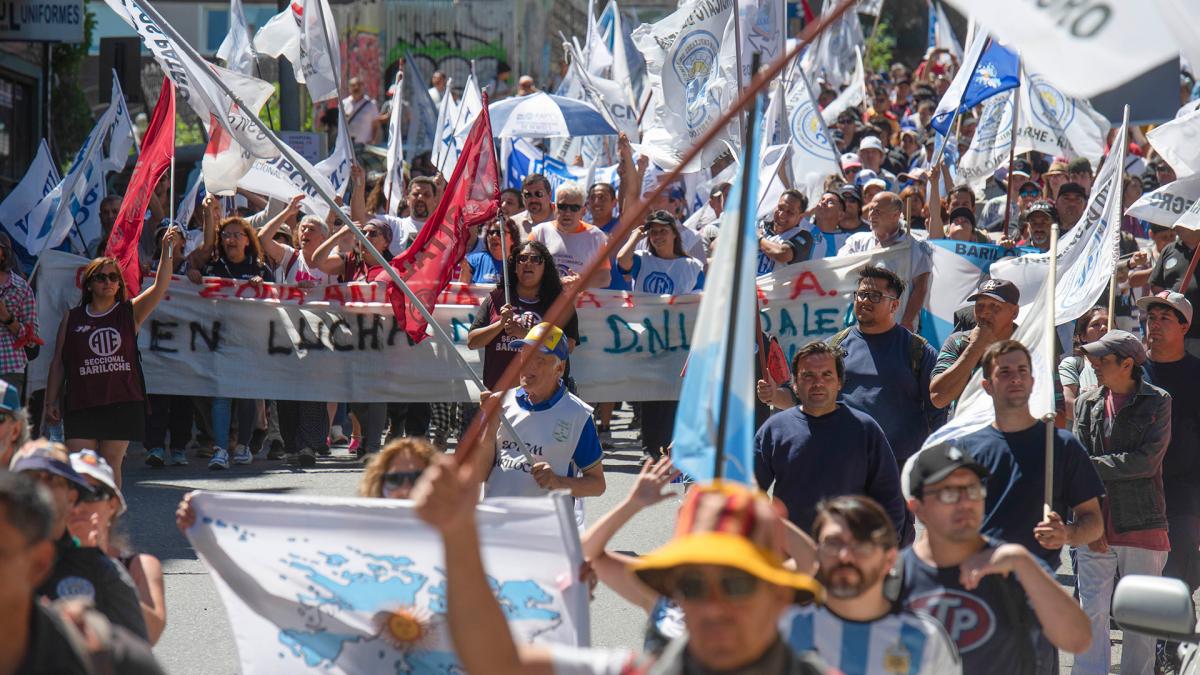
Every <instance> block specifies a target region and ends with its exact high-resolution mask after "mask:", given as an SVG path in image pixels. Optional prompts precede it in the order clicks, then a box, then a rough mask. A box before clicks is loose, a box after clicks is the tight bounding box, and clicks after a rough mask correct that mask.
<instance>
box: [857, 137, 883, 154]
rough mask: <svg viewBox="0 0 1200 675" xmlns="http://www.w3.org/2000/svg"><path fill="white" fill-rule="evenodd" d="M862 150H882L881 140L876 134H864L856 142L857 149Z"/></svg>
mask: <svg viewBox="0 0 1200 675" xmlns="http://www.w3.org/2000/svg"><path fill="white" fill-rule="evenodd" d="M863 150H878V151H880V152H883V141H881V140H879V137H878V136H866V137H864V138H863V139H862V140H861V141H859V142H858V151H859V152H862V151H863Z"/></svg>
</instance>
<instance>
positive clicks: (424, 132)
mask: <svg viewBox="0 0 1200 675" xmlns="http://www.w3.org/2000/svg"><path fill="white" fill-rule="evenodd" d="M407 62H408V63H411V64H412V65H411V66H409V67H408V69H407V70H406V71H405V72H404V82H402V83H401V84H408V86H409V87H410V88H411V91H410V93H409V101H408V104H409V108H410V110H411V111H412V116H411V117H410V118H409V121H408V129H407V131H408V133H406V134H405V135H404V154H405V155H406V156H408V157H416V156H417V155H420V154H421V153H423V152H429V151H430V150H432V149H433V144H434V139H435V138H436V137H437V121H438V107H437V106H436V105H434V104H433V99H432V98H430V97H429V86H428V85H427V84H425V77H424V76H423V75H421V68H420V66H419V65H417V61H416V59H414V58H413V56H412V54H411V53H408V54H407Z"/></svg>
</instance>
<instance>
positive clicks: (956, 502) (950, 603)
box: [900, 443, 1091, 675]
mask: <svg viewBox="0 0 1200 675" xmlns="http://www.w3.org/2000/svg"><path fill="white" fill-rule="evenodd" d="M988 475H989V474H988V470H987V469H986V468H985V467H984V466H983V465H981V464H979V463H978V462H976V461H975V460H974V459H972V458H971V456H970V455H969V454H967V453H965V452H964V451H963V450H962V449H960V448H958V447H956V446H954V445H952V444H948V443H947V444H940V445H935V446H932V447H929V448H926V449H925V450H922V451H921V452H919V453H918V454H916V455H914V456H913V457H912V459H911V460H910V461H909V462H908V464H907V466H905V468H904V489H905V497H906V498H907V501H908V508H909V510H911V511H912V512H913V514H914V515H916V517H917V519H918V520H920V521H921V524H922V525H924V526H925V535H924V536H923V537H921V538H920V539H918V540H917V542H916V543H914V544H913V546H912V548H909V549H905V550H904V552H903V553H901V567H902V569H903V571H904V573H903V588H902V591H901V594H900V601H901V603H902V604H903V605H905V606H906V607H907V608H908V609H911V610H914V611H922V612H926V613H928V614H930V615H932V616H933V617H934V618H935V619H937V620H938V621H940V622H941V623H942V625H943V626H945V628H946V631H947V632H948V633H949V634H950V638H951V639H953V640H954V644H955V645H956V646H957V647H958V652H959V654H960V655H962V660H963V672H964V673H971V674H972V675H980V674H982V675H986V674H988V673H997V674H1000V673H1004V674H1006V675H1007V674H1008V673H1013V674H1016V675H1025V674H1029V675H1032V674H1033V673H1044V672H1048V671H1050V670H1053V669H1052V668H1048V666H1052V665H1053V663H1054V660H1055V656H1056V654H1055V652H1054V649H1053V647H1057V648H1059V649H1062V650H1064V651H1068V652H1074V653H1078V652H1082V651H1084V650H1085V649H1087V647H1088V644H1089V643H1090V642H1091V626H1090V624H1089V623H1088V618H1087V615H1086V614H1084V613H1083V610H1082V609H1080V607H1079V605H1078V604H1076V602H1075V600H1074V599H1072V597H1071V594H1070V593H1069V592H1067V590H1066V589H1064V588H1063V587H1062V586H1059V585H1058V582H1057V581H1056V580H1055V579H1054V576H1053V573H1052V572H1051V571H1050V569H1049V567H1048V566H1047V565H1046V564H1045V563H1044V562H1042V561H1041V560H1039V559H1038V558H1037V556H1034V555H1032V554H1031V553H1030V552H1029V551H1028V550H1027V549H1026V548H1025V547H1024V546H1021V545H1020V544H1009V543H1005V542H1003V541H1000V540H998V539H993V538H990V537H986V536H984V535H983V534H981V533H980V531H979V528H980V525H981V524H982V522H983V510H984V497H985V496H986V495H987V492H988V490H987V488H986V487H985V486H984V484H983V481H985V480H987V478H988ZM1052 646H1053V647H1052Z"/></svg>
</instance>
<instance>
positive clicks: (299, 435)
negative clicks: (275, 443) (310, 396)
mask: <svg viewBox="0 0 1200 675" xmlns="http://www.w3.org/2000/svg"><path fill="white" fill-rule="evenodd" d="M275 408H276V410H277V411H278V413H279V435H280V436H282V437H283V451H284V452H285V453H287V454H289V455H294V454H296V453H297V452H299V451H300V450H301V449H303V448H309V449H311V450H318V449H322V448H324V447H325V441H326V438H328V436H329V413H328V411H327V410H326V409H325V404H324V403H321V402H314V401H276V402H275Z"/></svg>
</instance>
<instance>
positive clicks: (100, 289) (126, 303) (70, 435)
mask: <svg viewBox="0 0 1200 675" xmlns="http://www.w3.org/2000/svg"><path fill="white" fill-rule="evenodd" d="M182 242H183V236H182V235H181V234H180V232H179V228H177V227H172V228H170V229H169V230H168V231H167V234H166V237H165V238H164V240H163V255H162V256H161V257H160V258H159V261H158V271H157V274H156V276H155V279H154V285H153V286H151V287H150V288H147V289H146V290H144V291H142V292H141V293H139V294H138V296H137V297H135V298H133V299H132V300H130V299H129V290H128V289H127V288H126V286H125V279H124V278H123V277H122V276H121V268H120V267H119V266H118V264H117V261H116V259H114V258H108V257H102V258H96V259H95V260H93V261H92V262H90V263H88V265H87V267H85V268H84V271H83V280H82V284H83V298H82V300H81V301H80V303H79V306H78V307H75V308H74V309H72V310H71V311H69V312H67V315H66V316H65V317H63V320H62V323H60V324H59V326H58V340H57V342H56V343H55V346H54V360H53V361H52V362H51V364H50V379H49V382H47V384H46V410H45V417H46V422H47V424H57V423H58V422H59V421H60V420H61V421H62V422H63V425H64V427H65V431H66V437H67V447H68V448H70V450H71V452H79V451H80V450H82V449H84V448H91V449H93V450H96V451H97V452H99V453H100V455H101V456H102V457H104V459H105V460H107V461H108V464H109V466H111V467H112V468H113V474H114V476H115V478H116V482H117V486H118V487H120V485H121V461H122V460H123V459H124V458H125V449H126V448H127V447H128V446H129V442H130V441H140V440H141V439H142V435H143V434H144V433H145V415H146V387H145V384H144V383H143V382H142V369H141V363H140V357H139V355H138V347H137V332H138V328H140V327H141V325H142V322H143V321H145V320H146V317H148V316H150V312H152V311H154V308H155V307H156V306H157V305H158V303H159V301H160V300H162V298H163V296H164V295H166V293H167V285H168V284H170V283H171V270H172V261H173V260H174V258H175V256H176V255H178V254H179V250H178V248H179V247H180V245H181V244H182Z"/></svg>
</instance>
